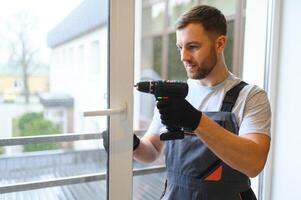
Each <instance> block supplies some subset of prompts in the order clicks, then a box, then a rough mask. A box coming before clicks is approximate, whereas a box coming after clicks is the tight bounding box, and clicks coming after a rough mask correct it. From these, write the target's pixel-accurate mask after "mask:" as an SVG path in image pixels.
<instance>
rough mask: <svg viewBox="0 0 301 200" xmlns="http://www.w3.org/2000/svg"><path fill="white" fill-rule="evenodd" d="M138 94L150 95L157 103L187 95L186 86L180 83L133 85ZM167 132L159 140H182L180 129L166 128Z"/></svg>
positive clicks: (161, 82)
mask: <svg viewBox="0 0 301 200" xmlns="http://www.w3.org/2000/svg"><path fill="white" fill-rule="evenodd" d="M135 87H137V90H138V91H140V92H145V93H151V94H153V95H154V96H155V98H156V100H157V101H164V100H166V99H169V98H182V99H185V97H186V96H187V94H188V85H187V83H186V82H181V81H170V80H164V81H161V80H160V81H142V82H139V83H137V84H136V85H135ZM166 128H167V132H165V133H162V134H161V135H160V140H177V139H183V138H184V131H183V128H181V127H169V126H168V127H166Z"/></svg>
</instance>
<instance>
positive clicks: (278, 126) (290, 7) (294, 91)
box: [271, 0, 301, 200]
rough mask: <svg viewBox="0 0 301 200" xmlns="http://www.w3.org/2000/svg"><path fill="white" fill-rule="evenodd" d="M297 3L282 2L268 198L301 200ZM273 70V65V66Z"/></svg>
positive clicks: (300, 29)
mask: <svg viewBox="0 0 301 200" xmlns="http://www.w3.org/2000/svg"><path fill="white" fill-rule="evenodd" d="M300 10H301V1H299V0H285V1H282V11H281V12H282V13H281V21H280V23H281V26H280V40H279V61H278V63H279V65H278V78H277V81H278V84H277V86H278V87H277V89H276V100H277V104H276V106H275V110H274V111H273V114H274V115H275V125H274V127H275V130H274V138H273V143H274V148H273V151H274V153H273V165H272V166H273V167H272V181H271V199H272V200H283V199H301V192H300V191H299V185H300V179H301V174H300V168H301V155H300V152H301V131H300V125H299V124H300V119H301V117H300V113H301V103H300V102H301V90H300V85H301V84H300V79H301V67H300V65H301V64H300V60H299V58H300V52H301V37H300V36H301V27H300V22H299V20H298V19H300V17H301V12H300ZM275 67H276V66H275Z"/></svg>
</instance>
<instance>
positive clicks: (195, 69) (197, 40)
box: [134, 5, 271, 200]
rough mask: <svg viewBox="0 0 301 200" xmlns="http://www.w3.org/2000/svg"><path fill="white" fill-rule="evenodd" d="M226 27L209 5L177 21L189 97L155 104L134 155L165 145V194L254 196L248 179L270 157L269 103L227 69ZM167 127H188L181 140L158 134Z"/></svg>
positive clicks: (172, 199) (220, 198) (147, 158)
mask: <svg viewBox="0 0 301 200" xmlns="http://www.w3.org/2000/svg"><path fill="white" fill-rule="evenodd" d="M226 32H227V26H226V19H225V17H224V15H223V14H222V13H221V12H220V11H219V10H217V9H216V8H214V7H210V6H204V5H202V6H196V7H194V8H192V9H191V10H189V11H188V12H186V13H184V14H183V15H182V16H181V17H180V18H179V20H178V22H177V24H176V36H177V44H176V45H177V47H178V49H179V52H180V56H181V60H182V62H183V64H184V67H185V70H186V72H187V76H188V80H187V83H188V85H189V92H188V95H187V97H186V100H178V99H171V100H165V101H160V102H158V103H157V108H156V109H155V115H154V118H153V121H152V123H151V125H150V127H149V129H148V131H147V133H146V134H145V136H144V137H143V138H141V140H140V141H139V138H137V137H136V136H135V137H134V138H135V139H134V144H135V150H134V158H135V159H136V160H139V161H143V162H152V161H154V160H155V159H156V158H157V157H158V156H159V155H160V153H161V152H162V151H163V147H164V146H165V151H166V168H167V188H166V191H165V194H164V196H163V199H168V200H177V199H179V200H180V199H181V200H183V199H206V200H213V199H214V200H244V199H251V200H253V199H256V197H255V195H254V193H253V191H252V190H251V189H250V181H249V177H255V176H257V175H258V174H259V173H260V172H261V171H262V169H263V168H264V165H265V162H266V159H267V155H268V151H269V147H270V118H271V116H270V115H271V112H270V105H269V101H268V98H267V96H266V94H265V92H264V91H263V90H262V89H260V88H258V87H257V86H254V85H246V84H245V83H244V82H241V81H240V80H239V79H238V78H237V77H235V76H234V75H233V74H231V73H230V72H229V71H228V69H227V66H226V64H225V61H224V53H223V52H224V49H225V45H226V42H227V37H226ZM231 89H233V90H232V91H231V92H228V91H230V90H231ZM227 92H228V93H227ZM231 94H232V96H231ZM233 94H236V96H237V98H236V97H235V95H234V97H233ZM229 95H230V96H229ZM232 97H233V98H232ZM229 99H230V101H228V100H229ZM231 99H232V100H231ZM229 102H230V103H229ZM232 104H233V105H232ZM164 125H168V126H179V127H183V128H184V129H186V130H191V131H190V132H187V134H186V135H185V138H184V139H183V140H173V141H168V142H165V143H164V142H162V141H160V137H159V136H160V133H161V132H162V127H165V126H164Z"/></svg>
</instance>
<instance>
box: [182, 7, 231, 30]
mask: <svg viewBox="0 0 301 200" xmlns="http://www.w3.org/2000/svg"><path fill="white" fill-rule="evenodd" d="M190 23H200V24H202V26H203V27H204V29H205V31H207V32H208V33H213V34H217V35H227V21H226V18H225V16H224V15H223V13H222V12H221V11H220V10H218V9H217V8H215V7H212V6H208V5H198V6H194V7H193V8H191V9H190V10H188V11H187V12H185V13H184V14H183V15H181V16H180V17H179V19H178V20H177V22H176V29H177V30H179V29H182V28H185V27H186V26H187V25H188V24H190Z"/></svg>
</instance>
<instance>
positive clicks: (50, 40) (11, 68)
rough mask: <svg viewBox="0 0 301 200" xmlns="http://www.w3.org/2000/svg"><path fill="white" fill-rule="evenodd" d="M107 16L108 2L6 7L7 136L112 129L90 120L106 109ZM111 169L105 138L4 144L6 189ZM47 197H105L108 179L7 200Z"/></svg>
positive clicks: (1, 84)
mask: <svg viewBox="0 0 301 200" xmlns="http://www.w3.org/2000/svg"><path fill="white" fill-rule="evenodd" d="M58 5H59V6H58ZM107 11H108V1H107V0H65V1H59V0H51V1H50V0H48V1H46V0H45V1H39V0H32V1H18V0H7V1H2V2H1V7H0V40H1V42H0V55H1V56H0V121H1V123H0V130H1V132H0V138H12V137H20V136H24V137H27V136H37V135H53V134H61V135H63V134H66V133H77V134H86V133H95V134H99V132H102V131H104V130H106V129H107V118H106V117H95V118H86V117H84V112H85V111H91V110H99V109H105V108H107V96H108V95H107V93H108V91H107V86H108V84H107V82H108V78H107V77H108V74H107V72H108V69H107V68H108V66H107V48H108V47H107V46H108V44H107V41H108V33H107V30H108V29H107V21H108V19H107V15H108V12H107ZM54 13H55V14H54ZM83 16H84V17H83ZM21 44H23V46H22V45H21ZM24 58H25V59H24ZM106 164H107V156H106V152H105V151H104V148H103V145H102V139H100V140H99V139H98V140H96V139H95V140H81V141H74V142H57V143H50V142H46V143H34V144H26V145H18V146H3V147H0V174H2V177H1V178H0V185H1V186H4V185H7V184H12V183H21V182H24V181H26V182H28V181H38V180H40V181H41V180H45V181H48V180H49V179H55V178H61V177H67V176H76V175H84V174H90V173H105V172H106V167H107V166H106ZM46 196H47V199H61V200H69V199H92V200H93V199H98V200H99V199H105V198H106V181H105V180H102V181H98V182H93V183H81V184H78V185H66V186H62V187H49V188H44V189H38V190H29V191H20V192H13V193H7V194H0V199H12V200H13V199H26V198H29V199H34V197H36V199H38V197H41V198H43V197H46Z"/></svg>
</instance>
